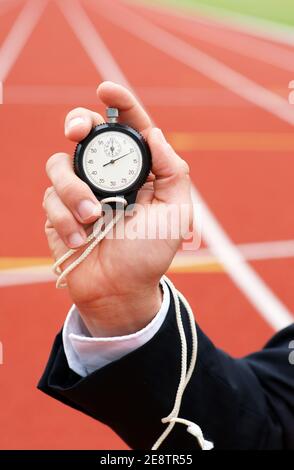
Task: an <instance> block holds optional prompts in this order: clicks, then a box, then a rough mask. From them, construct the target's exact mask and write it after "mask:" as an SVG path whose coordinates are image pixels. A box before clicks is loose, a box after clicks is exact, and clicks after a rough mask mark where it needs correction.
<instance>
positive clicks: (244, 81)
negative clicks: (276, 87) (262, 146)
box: [91, 0, 294, 125]
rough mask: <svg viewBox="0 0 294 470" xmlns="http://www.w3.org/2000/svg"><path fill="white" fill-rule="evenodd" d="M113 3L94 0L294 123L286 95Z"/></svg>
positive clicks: (109, 14) (121, 22) (139, 33)
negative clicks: (274, 90) (279, 93)
mask: <svg viewBox="0 0 294 470" xmlns="http://www.w3.org/2000/svg"><path fill="white" fill-rule="evenodd" d="M107 5H108V7H107ZM110 5H113V4H112V2H110V1H109V0H108V1H107V2H106V3H105V2H104V1H103V0H100V2H99V4H96V3H94V2H91V6H92V7H93V8H95V9H96V10H97V11H98V12H99V14H100V16H104V17H105V18H107V19H108V20H109V21H110V22H112V23H113V24H115V25H117V26H119V27H121V28H122V29H125V30H126V31H128V32H129V33H131V34H133V35H134V36H136V37H138V38H140V39H142V40H143V41H145V42H146V43H148V44H150V45H151V46H153V47H154V48H156V49H158V50H160V51H161V52H164V53H165V54H167V55H168V56H170V57H172V58H173V59H175V60H176V61H177V62H181V63H182V64H184V65H186V66H188V67H190V68H191V69H193V70H195V71H196V72H199V73H201V74H202V75H204V76H205V77H207V78H209V79H210V80H212V81H214V82H216V83H218V84H219V85H221V86H222V87H224V88H227V89H228V90H230V91H231V92H233V93H235V94H236V95H238V96H241V97H242V98H244V99H245V100H247V101H249V102H251V103H253V104H254V105H256V106H258V107H259V108H261V109H263V110H265V111H268V112H270V113H271V114H273V115H274V116H276V117H278V118H279V119H282V120H283V121H285V122H287V123H288V124H290V125H294V108H293V107H291V106H290V104H289V103H288V101H286V100H285V99H284V98H282V97H280V96H279V95H276V94H275V93H273V92H272V91H269V90H267V89H266V88H264V87H263V86H261V85H259V84H257V83H256V82H254V81H253V80H251V79H249V78H247V77H245V76H244V75H242V74H241V73H239V72H237V71H236V70H234V69H232V68H231V67H228V66H227V65H224V64H223V63H222V62H220V61H219V60H217V59H214V58H213V57H211V56H210V55H208V54H205V53H204V52H202V51H200V50H199V49H197V48H196V47H193V46H191V45H190V44H188V43H187V42H186V41H183V40H182V39H179V38H177V37H176V36H174V35H173V34H171V33H169V32H167V31H165V30H164V29H162V28H160V27H159V26H156V25H155V24H153V23H152V22H150V21H148V20H146V19H145V18H142V17H141V16H140V15H138V14H136V13H134V12H133V11H131V10H130V9H129V8H126V7H124V6H122V5H119V4H118V3H116V4H115V12H116V13H115V15H113V9H114V6H112V8H110V7H109V6H110ZM287 86H288V84H287Z"/></svg>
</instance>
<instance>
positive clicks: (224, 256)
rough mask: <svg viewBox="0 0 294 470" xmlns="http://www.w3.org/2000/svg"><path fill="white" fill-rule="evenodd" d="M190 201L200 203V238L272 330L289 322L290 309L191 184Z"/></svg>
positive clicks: (290, 316)
mask: <svg viewBox="0 0 294 470" xmlns="http://www.w3.org/2000/svg"><path fill="white" fill-rule="evenodd" d="M192 200H193V203H194V204H195V205H196V204H201V209H202V215H203V221H202V235H203V239H204V240H205V242H206V244H207V245H208V246H209V248H210V250H211V252H212V253H213V255H214V256H216V257H217V259H218V260H219V261H220V263H221V264H222V265H223V266H224V268H225V270H226V271H227V273H228V274H229V275H230V277H231V278H232V279H233V281H234V282H235V284H236V285H237V286H238V287H239V289H240V290H241V292H243V294H244V295H245V297H247V299H248V301H249V302H251V304H252V305H253V306H254V307H255V308H256V310H257V311H258V312H259V313H260V315H261V316H262V317H263V318H264V320H265V321H266V322H267V323H269V324H270V325H271V326H272V327H273V328H274V329H276V330H279V329H282V328H284V327H286V326H288V325H290V324H291V323H293V320H294V317H293V316H292V314H291V312H290V311H289V310H288V309H287V307H286V306H285V305H284V304H283V303H282V302H281V301H280V300H279V298H278V297H277V296H276V295H275V294H274V293H273V292H272V290H271V289H270V288H269V287H268V286H267V285H266V283H265V282H264V281H263V280H262V279H261V277H260V276H259V275H258V274H257V273H256V272H255V270H254V269H253V268H252V267H251V266H250V265H249V264H248V263H247V262H246V260H245V259H244V257H243V255H242V254H241V252H240V251H239V250H238V248H237V247H236V246H235V245H233V243H232V241H231V240H230V238H229V237H228V235H227V234H226V232H225V231H224V230H223V228H222V227H221V225H220V224H219V222H218V221H217V219H216V218H215V216H214V215H213V214H212V212H211V211H210V209H209V207H208V206H207V205H206V203H205V201H204V200H203V198H202V196H201V195H200V193H199V191H198V190H197V189H196V188H195V187H193V189H192Z"/></svg>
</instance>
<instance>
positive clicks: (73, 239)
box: [68, 232, 85, 248]
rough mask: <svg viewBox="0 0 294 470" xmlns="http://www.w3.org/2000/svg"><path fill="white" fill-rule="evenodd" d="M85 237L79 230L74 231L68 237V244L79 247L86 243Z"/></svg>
mask: <svg viewBox="0 0 294 470" xmlns="http://www.w3.org/2000/svg"><path fill="white" fill-rule="evenodd" d="M84 241H85V239H84V238H83V237H82V235H81V234H80V233H79V232H75V233H72V234H71V235H70V236H69V237H68V244H69V246H70V247H71V248H78V247H79V246H81V245H83V244H84Z"/></svg>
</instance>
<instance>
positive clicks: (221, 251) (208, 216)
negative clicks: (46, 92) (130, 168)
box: [71, 1, 293, 330]
mask: <svg viewBox="0 0 294 470" xmlns="http://www.w3.org/2000/svg"><path fill="white" fill-rule="evenodd" d="M77 3H78V2H76V1H74V2H72V4H71V15H73V16H75V17H76V20H75V21H74V22H73V23H72V24H73V25H75V26H74V28H75V32H76V34H77V36H78V37H80V36H81V35H82V36H83V37H84V38H85V37H88V31H87V30H85V29H84V28H85V27H86V26H87V25H88V21H90V20H89V19H88V21H87V22H83V21H81V22H79V19H80V17H81V11H80V10H81V7H80V6H79V8H78V9H76V8H75V5H76V4H77ZM99 4H100V3H99ZM105 10H106V8H105ZM105 10H103V11H105ZM83 15H86V13H85V12H84V13H83ZM117 15H120V11H118V12H116V14H115V15H113V18H115V21H116V18H117V17H118V16H117ZM130 16H131V17H130V18H125V17H123V18H122V21H126V24H124V26H125V27H126V28H127V25H130V24H132V21H133V20H136V21H139V20H140V17H138V18H137V15H135V16H136V17H135V18H134V17H132V15H130ZM111 17H112V14H111ZM150 33H151V34H152V31H150ZM169 36H170V35H169ZM169 36H168V37H169ZM94 37H95V36H92V39H94ZM82 44H83V45H84V47H87V48H91V50H92V49H93V50H98V49H97V48H98V45H99V44H100V41H98V43H89V42H88V41H85V40H83V42H82ZM105 47H106V46H105ZM172 47H173V44H170V48H172ZM106 52H107V57H106V59H107V60H106V62H105V63H106V64H109V65H110V73H111V74H112V79H114V80H115V81H118V82H119V81H120V78H121V77H123V78H124V80H123V83H127V82H128V81H127V79H126V78H125V77H124V74H123V72H122V71H121V70H120V69H119V74H118V76H117V77H115V76H113V70H114V66H115V67H117V68H118V65H117V64H116V62H115V59H114V58H113V56H112V55H111V52H110V51H109V50H108V49H106V50H104V53H106ZM89 56H90V53H89ZM101 57H102V56H100V55H99V54H98V55H97V56H96V57H95V64H96V61H97V60H98V59H99V58H100V60H101V63H100V64H99V70H100V69H101V68H104V74H103V76H104V77H105V76H106V78H109V77H108V74H107V68H106V66H105V63H103V62H102V59H101ZM96 67H97V68H98V64H97V65H96ZM192 194H193V202H194V207H195V210H196V207H198V206H197V204H199V202H200V203H202V214H203V217H204V221H203V222H204V223H203V231H202V234H203V237H204V240H205V241H206V243H207V244H208V246H209V247H210V248H211V250H212V252H213V253H214V254H215V255H216V256H217V257H218V259H219V260H220V261H221V263H222V264H223V266H224V267H225V269H226V270H227V272H228V274H229V275H230V276H231V278H232V279H233V280H234V282H235V283H236V284H237V285H238V286H239V288H240V290H241V291H242V292H243V293H244V294H245V295H246V297H247V298H248V300H249V301H250V302H251V303H252V305H254V306H255V308H256V309H257V311H259V313H260V314H261V315H262V317H263V318H264V319H265V320H266V321H267V322H268V323H269V324H270V325H271V326H272V327H273V328H274V329H277V330H278V329H281V328H283V327H285V326H286V325H289V324H290V323H292V321H293V317H292V315H291V313H290V312H289V310H288V309H287V307H286V306H284V305H283V304H282V303H281V302H280V301H279V300H278V298H277V297H276V296H275V295H274V294H273V293H272V292H271V291H270V289H269V288H268V287H267V286H266V284H265V283H264V281H263V280H262V279H261V278H260V277H259V276H258V275H257V274H256V273H255V271H254V270H253V268H251V266H249V265H247V264H246V261H245V260H244V259H243V257H242V255H241V254H240V253H239V251H238V249H237V248H236V247H235V246H234V245H233V244H232V242H231V240H230V239H229V237H228V236H227V234H226V233H225V232H224V230H223V229H222V227H221V226H220V224H219V222H218V221H217V220H216V218H215V217H214V215H213V214H212V212H211V211H210V209H209V208H208V207H207V205H206V203H205V202H204V200H203V199H202V197H201V196H200V194H199V192H198V191H197V190H196V188H195V187H194V188H193V193H192ZM196 212H197V211H196ZM196 216H197V217H198V214H197V213H196Z"/></svg>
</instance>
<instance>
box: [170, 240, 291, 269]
mask: <svg viewBox="0 0 294 470" xmlns="http://www.w3.org/2000/svg"><path fill="white" fill-rule="evenodd" d="M236 247H237V248H238V250H239V251H240V253H242V255H243V257H244V259H246V260H247V261H260V260H273V259H287V258H294V240H275V241H269V242H254V243H239V244H236ZM178 257H179V258H180V259H182V260H183V262H184V261H185V259H187V260H191V262H195V263H197V262H198V260H199V263H201V264H202V262H203V261H205V260H206V259H207V260H209V262H212V261H214V262H217V261H218V260H217V258H216V257H214V256H213V254H212V253H211V250H210V249H209V248H199V250H197V251H195V252H190V251H180V252H179V253H178Z"/></svg>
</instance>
